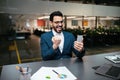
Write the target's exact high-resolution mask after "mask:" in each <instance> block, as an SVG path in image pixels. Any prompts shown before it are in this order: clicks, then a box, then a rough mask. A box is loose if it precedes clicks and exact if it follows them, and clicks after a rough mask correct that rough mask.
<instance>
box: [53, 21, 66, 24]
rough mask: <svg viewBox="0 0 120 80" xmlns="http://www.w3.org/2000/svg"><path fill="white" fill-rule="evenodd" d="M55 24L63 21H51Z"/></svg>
mask: <svg viewBox="0 0 120 80" xmlns="http://www.w3.org/2000/svg"><path fill="white" fill-rule="evenodd" d="M53 22H54V23H55V24H59V23H61V24H62V23H63V22H64V21H53Z"/></svg>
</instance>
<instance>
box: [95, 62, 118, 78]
mask: <svg viewBox="0 0 120 80" xmlns="http://www.w3.org/2000/svg"><path fill="white" fill-rule="evenodd" d="M95 73H96V74H100V75H103V76H106V77H110V78H113V79H115V80H118V79H119V80H120V67H118V66H113V65H112V64H103V65H101V66H100V67H98V68H97V69H96V71H95Z"/></svg>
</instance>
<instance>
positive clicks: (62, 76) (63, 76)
mask: <svg viewBox="0 0 120 80" xmlns="http://www.w3.org/2000/svg"><path fill="white" fill-rule="evenodd" d="M52 71H53V72H54V73H56V74H57V75H58V77H59V78H61V79H64V78H66V77H67V75H65V74H59V73H58V72H56V71H55V70H52Z"/></svg>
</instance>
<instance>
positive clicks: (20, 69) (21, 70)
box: [16, 66, 24, 72]
mask: <svg viewBox="0 0 120 80" xmlns="http://www.w3.org/2000/svg"><path fill="white" fill-rule="evenodd" d="M16 69H17V70H19V71H20V72H24V70H23V68H22V67H21V66H20V67H19V66H16Z"/></svg>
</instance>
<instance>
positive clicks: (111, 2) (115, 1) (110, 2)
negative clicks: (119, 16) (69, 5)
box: [49, 0, 120, 6]
mask: <svg viewBox="0 0 120 80" xmlns="http://www.w3.org/2000/svg"><path fill="white" fill-rule="evenodd" d="M49 1H64V2H77V3H83V4H96V5H106V6H120V0H49Z"/></svg>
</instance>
